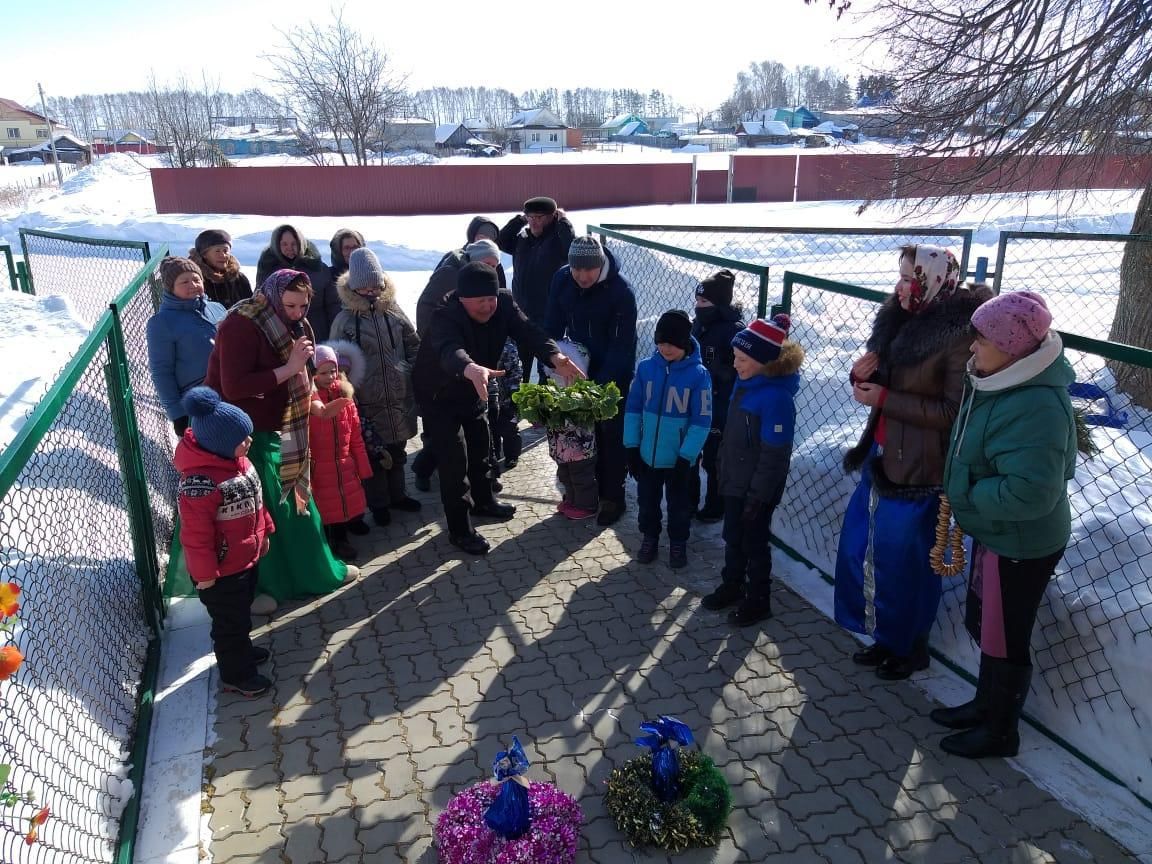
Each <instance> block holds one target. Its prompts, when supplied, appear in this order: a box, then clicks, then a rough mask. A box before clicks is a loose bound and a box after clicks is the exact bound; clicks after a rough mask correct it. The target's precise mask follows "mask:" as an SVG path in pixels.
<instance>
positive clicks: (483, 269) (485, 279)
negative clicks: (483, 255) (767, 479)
mask: <svg viewBox="0 0 1152 864" xmlns="http://www.w3.org/2000/svg"><path fill="white" fill-rule="evenodd" d="M499 293H500V276H499V275H498V274H497V273H496V268H495V267H493V266H492V265H490V264H484V263H483V262H481V261H473V262H472V263H471V264H465V265H464V266H463V267H461V268H460V272H459V273H457V274H456V296H457V297H463V298H465V299H467V298H469V297H495V296H496V295H497V294H499Z"/></svg>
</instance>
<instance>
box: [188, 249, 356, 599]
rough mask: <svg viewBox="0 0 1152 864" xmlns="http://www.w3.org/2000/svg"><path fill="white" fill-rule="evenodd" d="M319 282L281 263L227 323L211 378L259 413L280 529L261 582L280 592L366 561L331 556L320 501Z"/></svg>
mask: <svg viewBox="0 0 1152 864" xmlns="http://www.w3.org/2000/svg"><path fill="white" fill-rule="evenodd" d="M311 299H312V286H311V284H310V283H309V280H308V276H307V274H305V273H302V272H300V271H298V270H288V269H283V270H276V271H275V272H273V273H272V274H271V275H270V276H269V277H268V278H267V279H265V280H264V282H263V283H262V284H261V285H260V289H259V290H258V291H257V292H256V294H254V295H253V296H252V298H251V299H250V300H246V301H244V302H242V303H239V304H237V305H236V306H234V307H232V309H231V310H230V311H229V313H228V316H227V317H226V318H225V319H224V320H223V321H222V322H221V323H220V326H219V328H218V330H217V334H216V347H215V349H214V350H213V351H212V356H211V357H210V358H209V360H208V376H207V378H206V379H205V383H206V384H207V385H208V386H209V387H212V388H213V389H215V390H216V391H217V392H219V393H220V395H221V396H223V397H224V399H226V400H227V401H228V402H231V403H232V404H234V405H236V406H237V407H238V408H242V409H243V410H244V411H245V412H247V413H248V415H249V416H250V417H251V418H252V426H253V432H252V449H251V450H249V452H248V458H249V459H250V460H251V462H252V464H253V465H254V466H256V472H257V473H258V474H259V475H260V482H261V484H262V486H263V493H264V505H265V506H266V507H267V508H268V512H269V513H271V514H272V520H273V522H274V523H275V524H276V533H275V534H273V535H272V539H271V544H272V545H271V549H270V550H269V552H268V555H267V557H266V558H264V559H263V561H262V562H261V567H260V576H259V580H260V581H259V587H260V590H261V592H262V593H263V594H266V595H269V596H271V597H272V598H273V599H275V600H276V601H280V602H282V601H285V600H291V599H295V598H298V597H306V596H310V595H315V594H326V593H328V592H329V591H333V590H335V589H336V588H339V587H340V585H341V584H343V583H344V581H345V580H346V579H354V578H356V576H358V575H359V570H357V569H356V568H355V567H353V566H351V565H346V564H344V563H342V562H340V561H338V560H337V559H336V558H335V557H333V555H332V553H331V551H330V550H329V548H328V544H327V542H325V540H324V533H323V529H322V527H321V524H320V516H319V513H318V512H317V510H316V505H315V504H314V503H313V502H312V493H311V488H310V481H309V464H308V416H309V410H310V408H311V403H312V398H311V395H312V383H311V379H310V378H309V375H308V364H309V362H310V360H311V358H312V354H313V353H314V347H313V346H314V344H315V336H314V334H313V332H312V327H311V325H310V324H309V323H308V321H307V320H306V315H307V312H308V304H309V302H310V301H311Z"/></svg>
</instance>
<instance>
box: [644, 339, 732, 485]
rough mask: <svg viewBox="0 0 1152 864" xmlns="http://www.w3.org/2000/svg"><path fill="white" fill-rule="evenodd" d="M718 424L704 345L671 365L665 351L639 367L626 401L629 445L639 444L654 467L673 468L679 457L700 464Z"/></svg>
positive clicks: (693, 348)
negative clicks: (702, 355) (702, 351)
mask: <svg viewBox="0 0 1152 864" xmlns="http://www.w3.org/2000/svg"><path fill="white" fill-rule="evenodd" d="M711 428H712V379H711V378H709V377H708V370H707V369H705V368H704V365H703V364H702V363H701V362H700V343H699V342H697V341H696V340H695V339H693V340H692V350H691V351H690V352H689V353H688V354H687V355H686V356H685V357H684V358H683V359H682V360H677V361H675V362H673V363H669V362H668V361H667V360H665V359H664V358H663V357H661V356H660V351H659V350H656V351H653V352H652V356H651V357H649V358H648V359H647V360H644V361H642V362H641V363H640V365H639V366H638V367H637V368H636V377H635V379H633V381H632V386H631V387H630V388H629V390H628V400H627V402H626V403H625V405H624V446H625V447H639V448H640V457H641V458H642V459H643V460H644V462H645V463H647V464H648V465H650V466H651V467H653V468H671V467H673V466H674V465H675V464H676V459H677V457H682V458H684V459H687V460H688V461H689V462H695V461H696V459H697V457H699V455H700V451H701V450H703V449H704V442H705V441H706V440H707V438H708V430H709V429H711Z"/></svg>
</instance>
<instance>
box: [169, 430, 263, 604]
mask: <svg viewBox="0 0 1152 864" xmlns="http://www.w3.org/2000/svg"><path fill="white" fill-rule="evenodd" d="M175 461H176V470H177V471H179V472H180V488H179V490H178V492H177V496H176V498H177V503H178V506H179V509H180V544H181V545H182V546H183V547H184V561H185V563H186V564H187V565H188V573H189V575H190V576H191V577H192V581H193V582H207V581H209V580H211V579H219V578H220V577H221V576H233V575H235V574H237V573H241V572H243V571H245V570H247V569H249V568H250V567H252V566H253V565H255V564H256V562H257V561H259V560H260V554H261V551H262V550H263V548H264V538H265V537H267V536H268V535H269V534H271V533H272V532H273V531H275V530H276V526H275V525H273V524H272V517H271V516H270V515H269V514H268V511H267V510H266V509H265V508H264V503H263V500H262V497H261V489H260V478H259V476H257V474H256V469H255V468H254V467H252V463H251V462H249V461H248V458H247V457H243V458H240V459H224V458H221V457H220V456H217V455H215V454H214V453H209V452H208V451H207V450H204V449H203V448H201V447H200V445H199V444H198V443H197V442H196V436H195V435H193V434H192V430H191V429H189V430H188V431H186V432H185V433H184V437H183V439H181V441H180V443H179V444H177V445H176V460H175Z"/></svg>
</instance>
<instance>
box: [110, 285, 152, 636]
mask: <svg viewBox="0 0 1152 864" xmlns="http://www.w3.org/2000/svg"><path fill="white" fill-rule="evenodd" d="M109 308H110V309H111V310H112V328H111V329H110V330H109V331H108V366H107V368H106V370H105V376H106V378H107V381H108V395H109V402H110V403H111V407H112V426H113V428H114V429H115V431H116V441H117V445H118V446H117V448H116V453H117V456H118V457H119V460H120V470H121V472H122V473H123V477H124V490H125V495H126V496H127V498H128V517H129V525H130V526H131V531H132V548H133V552H134V553H135V557H136V573H137V574H138V576H139V577H140V584H141V587H142V588H143V591H144V599H145V604H144V608H145V612H146V614H147V615H148V624H149V626H150V627H151V628H152V632H153V633H154V634H156V635H159V633H160V629H161V621H162V619H163V617H164V593H163V590H162V588H161V585H160V565H159V559H158V558H157V555H156V543H155V535H154V533H153V527H152V509H151V507H150V506H149V504H148V480H147V478H146V476H145V473H144V461H143V459H142V458H141V456H140V447H139V444H138V442H139V440H140V429H139V427H138V426H137V425H136V411H135V409H134V407H133V404H132V383H131V381H130V380H129V377H128V356H127V353H126V351H125V347H124V331H123V329H122V327H121V323H120V310H119V309H118V308H117V307H116V304H111V305H110V306H109Z"/></svg>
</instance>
